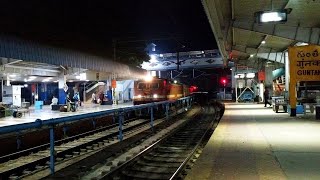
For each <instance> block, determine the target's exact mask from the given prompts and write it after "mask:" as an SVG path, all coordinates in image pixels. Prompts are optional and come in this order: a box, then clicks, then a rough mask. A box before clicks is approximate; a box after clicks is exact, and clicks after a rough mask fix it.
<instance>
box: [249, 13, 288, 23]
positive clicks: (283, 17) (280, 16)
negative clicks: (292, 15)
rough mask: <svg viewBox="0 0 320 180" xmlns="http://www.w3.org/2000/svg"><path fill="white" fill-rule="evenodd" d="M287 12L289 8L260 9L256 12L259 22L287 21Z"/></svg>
mask: <svg viewBox="0 0 320 180" xmlns="http://www.w3.org/2000/svg"><path fill="white" fill-rule="evenodd" d="M287 14H288V12H287V10H281V11H259V12H256V13H255V15H256V18H257V21H258V23H270V22H286V21H287Z"/></svg>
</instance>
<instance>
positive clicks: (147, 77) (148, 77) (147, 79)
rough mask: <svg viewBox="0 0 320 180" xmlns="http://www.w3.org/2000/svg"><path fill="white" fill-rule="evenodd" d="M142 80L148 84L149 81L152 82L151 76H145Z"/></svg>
mask: <svg viewBox="0 0 320 180" xmlns="http://www.w3.org/2000/svg"><path fill="white" fill-rule="evenodd" d="M144 80H145V81H147V82H150V81H152V76H150V75H147V76H145V77H144Z"/></svg>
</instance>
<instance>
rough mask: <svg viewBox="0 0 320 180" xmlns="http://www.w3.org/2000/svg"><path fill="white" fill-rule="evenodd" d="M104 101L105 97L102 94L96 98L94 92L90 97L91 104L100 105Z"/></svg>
mask: <svg viewBox="0 0 320 180" xmlns="http://www.w3.org/2000/svg"><path fill="white" fill-rule="evenodd" d="M104 100H105V97H104V94H103V93H99V95H98V97H97V95H96V93H95V92H94V93H92V95H91V102H92V103H93V104H100V103H101V102H102V101H104Z"/></svg>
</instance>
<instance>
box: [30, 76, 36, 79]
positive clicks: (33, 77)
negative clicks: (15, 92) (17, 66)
mask: <svg viewBox="0 0 320 180" xmlns="http://www.w3.org/2000/svg"><path fill="white" fill-rule="evenodd" d="M36 78H37V76H30V77H29V79H31V80H33V79H36Z"/></svg>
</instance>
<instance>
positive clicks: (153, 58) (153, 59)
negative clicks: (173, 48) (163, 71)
mask: <svg viewBox="0 0 320 180" xmlns="http://www.w3.org/2000/svg"><path fill="white" fill-rule="evenodd" d="M150 62H157V57H156V55H153V54H152V55H150Z"/></svg>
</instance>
